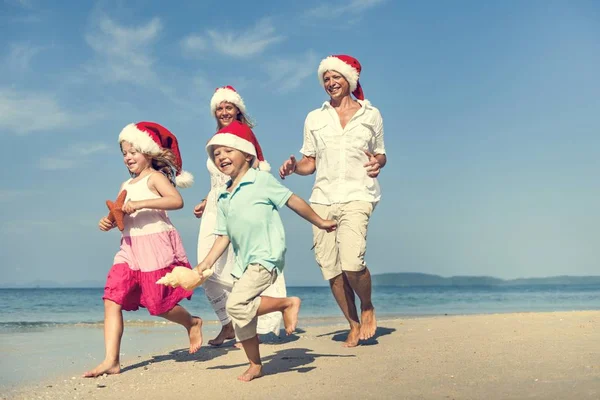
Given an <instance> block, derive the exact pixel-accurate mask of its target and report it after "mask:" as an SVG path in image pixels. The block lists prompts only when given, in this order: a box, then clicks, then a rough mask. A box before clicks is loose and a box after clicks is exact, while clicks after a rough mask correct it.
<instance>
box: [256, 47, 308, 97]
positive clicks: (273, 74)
mask: <svg viewBox="0 0 600 400" xmlns="http://www.w3.org/2000/svg"><path fill="white" fill-rule="evenodd" d="M316 65H317V56H316V55H315V54H314V53H313V52H312V51H308V52H307V53H306V54H304V55H301V56H298V57H293V58H276V59H274V60H272V61H270V62H269V63H267V64H265V65H264V68H265V70H266V72H267V74H268V75H269V87H275V88H276V91H277V92H280V93H285V92H289V91H290V90H293V89H296V88H297V87H299V86H300V85H301V84H302V81H304V80H305V79H306V78H308V77H309V76H312V75H315V66H316Z"/></svg>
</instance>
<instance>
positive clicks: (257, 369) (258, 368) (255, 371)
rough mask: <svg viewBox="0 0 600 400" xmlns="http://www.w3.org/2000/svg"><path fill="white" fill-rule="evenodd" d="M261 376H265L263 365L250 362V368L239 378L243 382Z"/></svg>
mask: <svg viewBox="0 0 600 400" xmlns="http://www.w3.org/2000/svg"><path fill="white" fill-rule="evenodd" d="M261 376H263V374H262V365H256V364H250V368H248V369H247V370H246V372H244V373H243V374H242V375H240V376H238V379H239V380H240V381H243V382H250V381H251V380H252V379H256V378H260V377H261Z"/></svg>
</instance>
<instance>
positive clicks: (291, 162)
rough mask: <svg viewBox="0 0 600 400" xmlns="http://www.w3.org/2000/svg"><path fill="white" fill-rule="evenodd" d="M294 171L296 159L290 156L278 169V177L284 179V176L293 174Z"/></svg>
mask: <svg viewBox="0 0 600 400" xmlns="http://www.w3.org/2000/svg"><path fill="white" fill-rule="evenodd" d="M295 171H296V157H294V156H293V155H291V156H290V158H288V159H287V160H285V162H284V163H283V164H282V165H281V167H280V168H279V177H280V178H281V179H285V177H286V176H289V175H291V174H293V173H294V172H295Z"/></svg>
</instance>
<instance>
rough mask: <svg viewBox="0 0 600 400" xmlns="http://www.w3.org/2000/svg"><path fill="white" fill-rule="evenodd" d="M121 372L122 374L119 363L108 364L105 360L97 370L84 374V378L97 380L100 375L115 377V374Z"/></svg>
mask: <svg viewBox="0 0 600 400" xmlns="http://www.w3.org/2000/svg"><path fill="white" fill-rule="evenodd" d="M120 372H121V366H120V365H119V362H118V361H117V362H116V363H114V362H108V361H106V360H104V361H102V363H101V364H100V365H98V366H97V367H96V368H94V369H92V370H90V371H87V372H85V373H84V374H83V377H84V378H96V377H98V376H100V375H104V374H108V375H113V374H118V373H120Z"/></svg>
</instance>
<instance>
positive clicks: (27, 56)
mask: <svg viewBox="0 0 600 400" xmlns="http://www.w3.org/2000/svg"><path fill="white" fill-rule="evenodd" d="M41 50H42V48H41V47H35V46H31V45H28V44H24V43H13V44H11V45H10V51H9V52H8V56H7V57H6V60H5V62H6V65H7V66H8V67H9V68H10V69H11V70H13V71H18V72H22V71H26V70H28V69H29V65H30V64H31V59H32V58H33V57H34V56H35V55H36V54H37V53H39V52H40V51H41Z"/></svg>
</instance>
